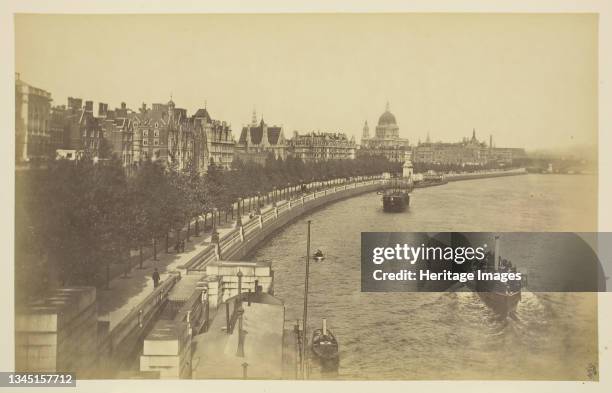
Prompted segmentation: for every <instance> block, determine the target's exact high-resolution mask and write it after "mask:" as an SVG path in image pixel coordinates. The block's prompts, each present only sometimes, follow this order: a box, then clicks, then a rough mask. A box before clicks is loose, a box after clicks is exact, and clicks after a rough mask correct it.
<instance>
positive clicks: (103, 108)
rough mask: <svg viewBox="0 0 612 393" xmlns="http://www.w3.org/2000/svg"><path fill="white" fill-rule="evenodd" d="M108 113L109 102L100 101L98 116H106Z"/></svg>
mask: <svg viewBox="0 0 612 393" xmlns="http://www.w3.org/2000/svg"><path fill="white" fill-rule="evenodd" d="M107 114H108V104H105V103H103V102H99V103H98V117H106V115H107Z"/></svg>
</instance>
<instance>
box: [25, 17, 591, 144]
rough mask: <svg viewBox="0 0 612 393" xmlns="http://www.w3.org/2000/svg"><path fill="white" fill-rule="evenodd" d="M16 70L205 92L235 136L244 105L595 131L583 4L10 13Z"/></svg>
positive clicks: (193, 97) (287, 121)
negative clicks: (525, 10) (427, 9)
mask: <svg viewBox="0 0 612 393" xmlns="http://www.w3.org/2000/svg"><path fill="white" fill-rule="evenodd" d="M15 33H16V38H15V40H16V64H15V71H16V72H18V73H20V75H21V79H23V80H24V81H26V82H27V83H29V84H31V85H33V86H36V87H40V88H42V89H45V90H48V91H49V92H51V93H52V95H53V99H54V102H53V104H54V105H61V104H65V103H66V100H67V97H68V96H72V97H80V98H82V99H83V100H92V101H94V103H95V106H94V110H95V111H96V112H97V103H98V102H105V103H108V104H109V108H115V107H119V105H120V103H121V102H126V103H127V105H128V107H129V108H131V109H133V110H135V111H137V110H138V108H139V107H140V106H141V105H142V103H143V102H145V103H147V105H148V106H149V107H150V106H151V104H152V103H155V102H161V103H166V102H167V101H168V100H169V99H170V95H172V98H173V100H174V101H175V102H176V105H177V107H180V108H185V109H187V110H188V113H189V114H193V113H194V112H195V111H196V110H197V109H198V108H201V107H204V105H205V104H206V106H207V108H208V110H209V111H210V113H211V116H212V117H213V118H215V119H219V120H225V121H227V122H228V123H231V125H232V128H233V131H234V136H235V137H236V139H237V138H238V137H239V133H240V129H241V127H242V125H244V124H247V123H250V121H251V115H252V111H253V109H255V110H256V111H257V114H258V118H259V119H261V116H262V115H263V117H264V119H265V121H266V122H267V123H268V124H277V125H283V126H284V129H285V135H286V136H287V137H290V136H291V134H292V133H293V131H294V130H297V131H298V132H300V133H303V132H309V131H329V132H337V131H340V132H345V133H346V134H348V135H349V136H355V138H356V139H357V141H359V140H360V139H361V133H362V128H363V124H364V122H365V121H366V120H367V121H368V124H369V126H370V135H373V134H374V130H375V127H376V124H377V122H378V117H379V116H380V115H381V114H382V113H383V112H384V110H385V105H386V103H387V101H388V102H389V103H390V110H391V112H392V113H393V114H394V115H395V117H396V119H397V122H398V125H399V129H400V136H401V137H403V138H408V139H410V141H411V143H416V142H417V141H418V140H419V139H421V140H422V141H424V140H425V138H426V136H427V133H428V132H429V134H430V136H431V139H432V141H438V140H441V141H445V142H454V141H459V140H461V139H462V138H463V137H469V136H471V134H472V129H476V135H477V137H478V138H479V139H480V140H483V141H486V142H487V143H488V141H489V135H490V134H492V135H493V138H494V143H495V144H496V145H497V146H504V147H525V148H528V149H551V148H560V149H565V148H568V147H571V146H575V145H591V146H595V145H596V143H597V50H598V48H597V16H596V15H594V14H276V15H266V14H252V15H223V14H217V15H212V14H210V15H17V16H16V17H15Z"/></svg>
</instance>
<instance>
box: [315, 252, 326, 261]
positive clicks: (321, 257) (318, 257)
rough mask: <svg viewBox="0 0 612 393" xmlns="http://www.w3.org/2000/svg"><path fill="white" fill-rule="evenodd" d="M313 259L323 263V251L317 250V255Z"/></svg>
mask: <svg viewBox="0 0 612 393" xmlns="http://www.w3.org/2000/svg"><path fill="white" fill-rule="evenodd" d="M312 258H313V259H314V260H315V261H317V262H321V261H322V260H324V259H325V256H324V255H323V251H321V250H317V251H315V253H314V254H313V256H312Z"/></svg>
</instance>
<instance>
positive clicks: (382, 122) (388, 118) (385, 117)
mask: <svg viewBox="0 0 612 393" xmlns="http://www.w3.org/2000/svg"><path fill="white" fill-rule="evenodd" d="M378 125H379V126H389V125H391V126H395V125H397V122H396V121H395V116H394V115H393V113H391V112H390V111H389V103H388V102H387V107H386V109H385V113H383V114H382V115H380V117H379V118H378Z"/></svg>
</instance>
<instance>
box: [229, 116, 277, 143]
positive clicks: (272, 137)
mask: <svg viewBox="0 0 612 393" xmlns="http://www.w3.org/2000/svg"><path fill="white" fill-rule="evenodd" d="M264 127H266V128H267V130H268V143H269V144H270V145H277V144H278V143H279V141H280V135H281V133H282V132H283V128H282V127H277V126H272V127H268V126H266V124H265V123H263V122H261V123H259V125H257V126H245V127H242V132H241V133H240V139H239V140H238V143H240V144H246V143H247V138H249V135H250V141H248V143H249V144H253V145H259V144H260V143H261V141H262V138H263V131H264ZM249 131H250V132H249Z"/></svg>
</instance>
